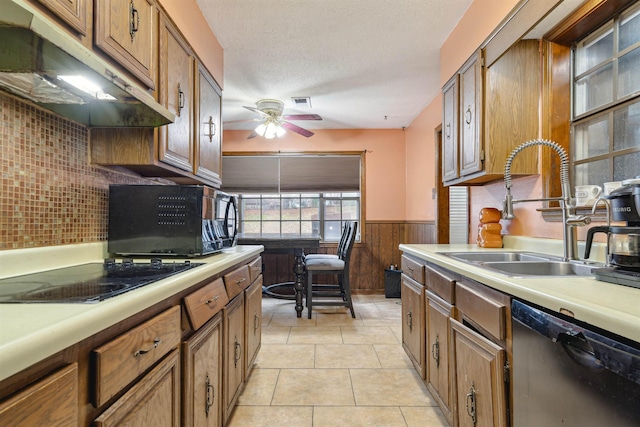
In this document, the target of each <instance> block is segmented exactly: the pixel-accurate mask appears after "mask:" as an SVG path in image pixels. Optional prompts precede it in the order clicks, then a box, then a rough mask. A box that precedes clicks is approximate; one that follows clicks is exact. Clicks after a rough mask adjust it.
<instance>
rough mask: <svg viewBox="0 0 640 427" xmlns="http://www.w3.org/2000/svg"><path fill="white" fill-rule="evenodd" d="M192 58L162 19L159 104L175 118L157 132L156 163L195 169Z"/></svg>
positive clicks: (181, 40)
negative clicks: (157, 161) (158, 138)
mask: <svg viewBox="0 0 640 427" xmlns="http://www.w3.org/2000/svg"><path fill="white" fill-rule="evenodd" d="M193 78H194V57H193V54H192V52H191V48H190V47H189V46H188V45H187V43H186V42H185V40H184V38H183V37H182V36H181V35H180V33H179V32H178V30H176V29H175V27H174V26H173V25H172V24H171V22H169V20H168V19H167V18H165V17H163V19H162V22H161V25H160V103H161V104H162V105H163V106H164V107H165V108H167V109H168V110H169V111H171V112H172V113H174V114H175V115H176V120H175V122H173V123H171V124H168V125H165V126H162V127H160V129H159V135H160V141H159V148H160V156H159V160H161V161H163V162H166V163H168V164H170V165H173V166H175V167H177V168H180V169H184V170H187V171H189V172H192V171H193V170H194V163H195V161H194V157H195V153H194V149H193V146H194V145H193V137H192V128H193V126H192V124H193V101H194V100H193V93H194V92H193V88H194V85H193Z"/></svg>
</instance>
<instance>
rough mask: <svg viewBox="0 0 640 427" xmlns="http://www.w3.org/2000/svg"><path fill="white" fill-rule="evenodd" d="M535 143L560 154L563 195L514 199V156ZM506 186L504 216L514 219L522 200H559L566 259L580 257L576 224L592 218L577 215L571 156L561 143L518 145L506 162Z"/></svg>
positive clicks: (544, 141) (542, 140) (545, 141)
mask: <svg viewBox="0 0 640 427" xmlns="http://www.w3.org/2000/svg"><path fill="white" fill-rule="evenodd" d="M534 145H543V146H545V147H550V148H552V149H553V150H554V151H555V152H556V153H557V154H558V156H560V185H561V188H562V197H552V198H541V199H519V200H518V199H514V198H513V196H512V195H511V163H512V162H513V158H514V157H515V156H516V155H517V154H518V153H519V152H521V151H522V150H524V149H525V148H527V147H532V146H534ZM504 186H505V187H506V189H507V194H506V196H505V198H504V200H503V202H502V206H503V209H502V218H503V219H513V218H515V215H514V214H513V205H514V204H515V203H522V202H545V201H559V202H560V207H561V208H562V224H563V225H564V227H563V229H562V246H563V250H564V259H565V260H571V259H578V239H577V236H576V229H575V227H576V226H582V225H586V224H589V223H590V222H591V218H589V217H588V216H585V215H576V206H575V200H574V199H573V198H572V197H571V184H570V182H569V156H568V155H567V152H566V151H565V150H564V148H562V147H561V146H560V145H558V144H557V143H555V142H553V141H548V140H546V139H534V140H531V141H527V142H525V143H523V144H520V145H519V146H517V147H516V148H515V149H514V150H513V151H512V152H511V154H509V157H508V158H507V161H506V163H505V164H504Z"/></svg>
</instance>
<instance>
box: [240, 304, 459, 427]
mask: <svg viewBox="0 0 640 427" xmlns="http://www.w3.org/2000/svg"><path fill="white" fill-rule="evenodd" d="M354 305H355V311H356V316H357V318H356V319H353V318H351V316H350V315H349V314H348V312H347V310H346V309H345V308H342V307H339V308H331V307H318V308H317V309H314V313H313V318H312V319H307V312H306V308H305V310H304V311H303V313H302V318H297V317H296V313H295V309H294V303H293V302H292V301H285V300H278V299H273V298H268V297H265V298H264V299H263V304H262V306H263V329H262V348H261V350H260V353H259V354H258V357H257V359H256V364H255V366H254V368H253V371H252V373H251V376H250V377H249V380H248V382H247V384H246V386H245V389H244V391H243V393H242V395H241V396H240V398H239V399H238V404H237V406H236V408H235V409H234V412H233V413H232V415H231V418H230V419H229V422H228V423H227V425H228V426H230V427H260V426H269V427H272V426H295V427H307V426H313V427H334V426H349V427H356V426H384V427H396V426H397V427H417V426H420V427H441V426H447V422H446V421H445V419H444V417H443V416H442V412H441V411H440V410H439V409H438V407H437V405H436V403H435V401H434V400H433V398H432V397H431V395H430V393H429V391H428V390H427V388H426V386H425V384H424V382H423V381H422V379H421V378H420V377H419V376H418V374H417V373H416V371H415V369H414V367H413V365H412V364H411V361H410V360H409V358H408V357H407V355H406V354H405V352H404V350H403V349H402V345H401V343H402V326H401V323H400V322H401V319H402V310H401V306H400V299H387V298H385V297H384V296H383V295H355V296H354Z"/></svg>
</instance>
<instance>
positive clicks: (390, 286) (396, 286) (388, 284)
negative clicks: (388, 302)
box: [384, 269, 402, 298]
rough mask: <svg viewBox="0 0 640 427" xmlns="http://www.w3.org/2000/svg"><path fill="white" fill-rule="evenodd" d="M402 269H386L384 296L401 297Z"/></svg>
mask: <svg viewBox="0 0 640 427" xmlns="http://www.w3.org/2000/svg"><path fill="white" fill-rule="evenodd" d="M401 274H402V270H389V269H386V270H385V271H384V296H385V297H387V298H400V275H401Z"/></svg>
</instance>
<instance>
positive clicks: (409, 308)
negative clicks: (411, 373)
mask: <svg viewBox="0 0 640 427" xmlns="http://www.w3.org/2000/svg"><path fill="white" fill-rule="evenodd" d="M401 286H402V289H401V291H400V295H401V296H400V298H401V300H402V315H403V319H402V346H403V347H404V349H405V351H406V352H407V355H408V356H409V358H410V359H411V361H412V362H413V364H414V366H415V368H416V370H417V371H418V373H420V376H421V377H422V379H424V378H425V377H426V371H427V370H426V364H425V360H424V359H425V352H424V343H425V334H424V288H423V286H422V285H420V284H418V283H416V282H414V281H412V280H411V279H408V278H406V277H404V275H403V277H402V285H401Z"/></svg>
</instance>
